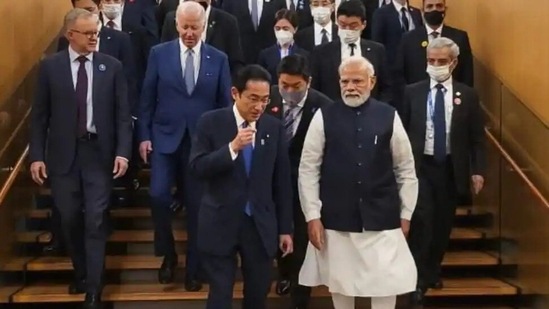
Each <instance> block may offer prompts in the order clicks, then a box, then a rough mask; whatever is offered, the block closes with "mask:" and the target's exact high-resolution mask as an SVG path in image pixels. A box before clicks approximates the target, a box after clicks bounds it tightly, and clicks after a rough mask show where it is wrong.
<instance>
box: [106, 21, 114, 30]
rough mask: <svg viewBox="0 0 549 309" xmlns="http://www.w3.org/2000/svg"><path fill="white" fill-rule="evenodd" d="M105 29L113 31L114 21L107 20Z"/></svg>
mask: <svg viewBox="0 0 549 309" xmlns="http://www.w3.org/2000/svg"><path fill="white" fill-rule="evenodd" d="M107 27H109V28H111V29H114V21H112V20H109V21H108V22H107Z"/></svg>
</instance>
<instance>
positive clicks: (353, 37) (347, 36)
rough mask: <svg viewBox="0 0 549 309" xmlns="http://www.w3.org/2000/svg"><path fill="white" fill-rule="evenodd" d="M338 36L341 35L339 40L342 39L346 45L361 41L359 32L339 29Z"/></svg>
mask: <svg viewBox="0 0 549 309" xmlns="http://www.w3.org/2000/svg"><path fill="white" fill-rule="evenodd" d="M338 34H339V38H340V39H341V42H343V43H345V44H351V43H356V42H357V41H358V39H360V31H359V30H347V29H339V30H338Z"/></svg>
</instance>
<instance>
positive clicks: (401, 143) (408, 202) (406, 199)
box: [391, 112, 418, 220]
mask: <svg viewBox="0 0 549 309" xmlns="http://www.w3.org/2000/svg"><path fill="white" fill-rule="evenodd" d="M391 153H392V155H393V172H394V173H395V177H396V182H397V184H398V194H399V196H400V201H401V206H400V218H402V219H406V220H410V219H411V218H412V214H413V213H414V209H415V208H416V204H417V196H418V180H417V177H416V169H415V163H414V155H413V153H412V146H411V145H410V140H409V139H408V134H406V131H405V130H404V126H403V125H402V121H401V120H400V117H399V116H398V114H397V113H396V112H395V119H394V121H393V136H392V137H391Z"/></svg>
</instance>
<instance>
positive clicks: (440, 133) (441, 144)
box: [433, 84, 446, 162]
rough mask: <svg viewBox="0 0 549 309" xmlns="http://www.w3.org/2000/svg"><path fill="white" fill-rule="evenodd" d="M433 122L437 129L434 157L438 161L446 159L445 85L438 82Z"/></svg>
mask: <svg viewBox="0 0 549 309" xmlns="http://www.w3.org/2000/svg"><path fill="white" fill-rule="evenodd" d="M436 88H437V93H436V96H435V112H434V115H433V118H434V119H433V124H434V129H435V141H434V149H433V152H434V157H435V160H436V161H438V162H444V161H445V160H446V113H445V111H444V86H443V85H442V84H437V85H436Z"/></svg>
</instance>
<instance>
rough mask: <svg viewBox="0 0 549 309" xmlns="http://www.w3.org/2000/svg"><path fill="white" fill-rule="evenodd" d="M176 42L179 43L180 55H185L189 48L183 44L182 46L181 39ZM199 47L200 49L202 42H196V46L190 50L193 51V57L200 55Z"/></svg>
mask: <svg viewBox="0 0 549 309" xmlns="http://www.w3.org/2000/svg"><path fill="white" fill-rule="evenodd" d="M178 41H179V51H180V52H181V53H182V54H183V53H186V52H187V49H189V48H188V47H187V46H185V44H183V41H182V40H181V38H179V39H178ZM201 47H202V40H198V43H196V45H195V46H194V47H193V48H191V49H192V50H193V52H194V54H195V55H198V54H199V53H200V49H201Z"/></svg>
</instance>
